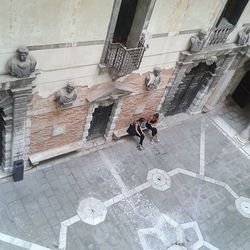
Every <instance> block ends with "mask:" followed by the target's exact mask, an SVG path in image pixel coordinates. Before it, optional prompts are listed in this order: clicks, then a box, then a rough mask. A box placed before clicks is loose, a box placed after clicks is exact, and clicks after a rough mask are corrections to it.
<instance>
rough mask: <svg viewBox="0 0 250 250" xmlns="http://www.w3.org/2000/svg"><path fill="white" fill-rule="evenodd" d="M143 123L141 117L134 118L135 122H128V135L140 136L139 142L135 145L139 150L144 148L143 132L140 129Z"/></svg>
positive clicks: (143, 120)
mask: <svg viewBox="0 0 250 250" xmlns="http://www.w3.org/2000/svg"><path fill="white" fill-rule="evenodd" d="M144 123H145V119H144V118H143V117H141V118H140V119H138V120H136V121H135V122H133V123H132V124H130V126H129V128H128V130H127V132H128V134H129V135H132V136H134V135H136V136H138V137H139V138H140V142H139V145H138V146H137V148H138V149H139V150H140V151H141V150H143V149H144V147H143V140H144V138H145V134H144V133H143V131H142V127H143V124H144Z"/></svg>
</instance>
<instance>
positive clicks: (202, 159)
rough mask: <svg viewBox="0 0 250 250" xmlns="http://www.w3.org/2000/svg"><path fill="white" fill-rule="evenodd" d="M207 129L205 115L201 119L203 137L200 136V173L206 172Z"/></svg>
mask: <svg viewBox="0 0 250 250" xmlns="http://www.w3.org/2000/svg"><path fill="white" fill-rule="evenodd" d="M205 130H206V121H205V118H204V117H203V118H202V119H201V137H200V175H204V174H205Z"/></svg>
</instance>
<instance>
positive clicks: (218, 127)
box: [206, 114, 250, 160]
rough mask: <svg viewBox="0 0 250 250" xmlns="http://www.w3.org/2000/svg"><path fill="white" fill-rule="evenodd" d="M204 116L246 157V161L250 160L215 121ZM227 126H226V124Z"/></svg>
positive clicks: (249, 156)
mask: <svg viewBox="0 0 250 250" xmlns="http://www.w3.org/2000/svg"><path fill="white" fill-rule="evenodd" d="M206 116H207V118H208V119H209V120H210V122H212V124H213V125H214V126H215V127H216V128H217V129H218V130H219V131H220V132H221V133H222V134H223V135H224V136H225V137H226V138H227V139H228V140H229V141H230V142H231V143H232V144H233V145H234V146H235V147H236V148H237V149H238V150H239V151H240V152H241V153H242V154H244V155H245V156H246V157H247V159H249V160H250V155H249V154H248V153H247V152H246V151H245V150H244V149H243V148H242V146H241V145H239V144H237V143H236V142H235V141H234V140H233V138H232V137H231V136H230V135H229V134H228V133H227V132H226V131H225V130H224V129H223V128H222V127H221V126H219V125H218V124H217V123H216V121H215V120H214V119H213V118H212V117H210V116H208V115H207V114H206ZM227 125H228V124H227ZM228 126H229V125H228Z"/></svg>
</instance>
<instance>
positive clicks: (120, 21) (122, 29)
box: [113, 0, 138, 45]
mask: <svg viewBox="0 0 250 250" xmlns="http://www.w3.org/2000/svg"><path fill="white" fill-rule="evenodd" d="M137 3H138V0H122V3H121V7H120V11H119V14H118V18H117V22H116V27H115V32H114V36H113V42H114V43H122V44H123V45H126V42H127V39H128V35H129V32H130V30H131V27H132V24H133V20H134V16H135V12H136V7H137Z"/></svg>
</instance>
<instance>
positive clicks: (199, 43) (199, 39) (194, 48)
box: [189, 30, 207, 53]
mask: <svg viewBox="0 0 250 250" xmlns="http://www.w3.org/2000/svg"><path fill="white" fill-rule="evenodd" d="M206 35H207V32H206V31H205V30H200V31H199V33H198V34H197V35H194V36H192V37H191V38H190V43H191V45H190V49H189V50H190V52H191V53H196V52H199V51H201V50H202V48H203V46H204V44H205V42H206Z"/></svg>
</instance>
